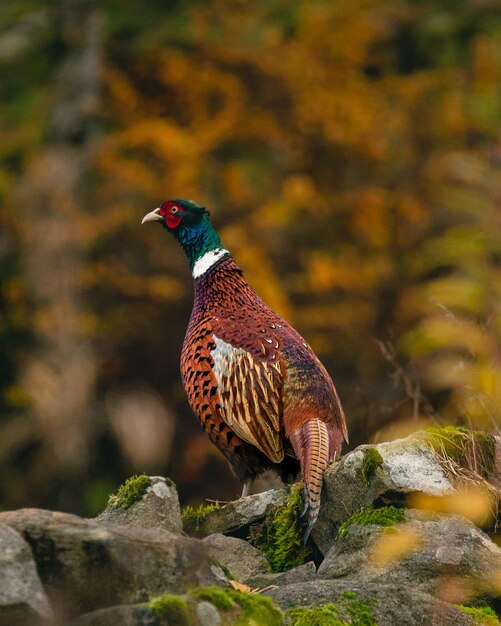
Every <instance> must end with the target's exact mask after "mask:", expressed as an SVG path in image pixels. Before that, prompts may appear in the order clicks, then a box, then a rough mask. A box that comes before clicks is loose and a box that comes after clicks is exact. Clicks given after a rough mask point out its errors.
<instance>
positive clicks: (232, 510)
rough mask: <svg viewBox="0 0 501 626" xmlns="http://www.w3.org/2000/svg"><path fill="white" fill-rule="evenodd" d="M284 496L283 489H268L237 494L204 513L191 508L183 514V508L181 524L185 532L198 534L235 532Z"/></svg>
mask: <svg viewBox="0 0 501 626" xmlns="http://www.w3.org/2000/svg"><path fill="white" fill-rule="evenodd" d="M286 497H287V491H286V490H285V489H271V490H270V491H265V492H263V493H256V494H255V495H252V496H247V497H246V498H239V499H238V500H235V501H234V502H229V503H228V504H225V505H224V506H221V507H217V508H213V509H212V510H209V511H208V512H207V513H202V514H200V513H199V512H197V511H194V510H191V513H190V514H186V511H185V513H184V514H183V528H184V531H185V532H186V533H187V534H188V535H190V536H192V537H200V538H202V537H207V536H208V535H213V534H215V533H230V532H234V531H236V530H237V529H239V528H242V527H243V526H248V525H249V524H251V523H252V522H256V521H258V520H260V519H262V518H263V517H264V516H265V515H266V513H268V511H269V510H270V509H271V508H272V507H274V506H278V505H281V504H283V503H284V502H285V499H286Z"/></svg>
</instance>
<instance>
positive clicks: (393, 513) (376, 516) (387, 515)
mask: <svg viewBox="0 0 501 626" xmlns="http://www.w3.org/2000/svg"><path fill="white" fill-rule="evenodd" d="M405 519H406V515H405V510H404V509H399V508H397V507H394V506H383V507H381V508H378V509H375V508H373V507H371V506H369V507H367V508H365V509H362V510H361V511H357V512H356V513H354V514H353V515H352V516H351V517H349V518H348V519H347V520H346V521H345V522H343V523H342V524H341V526H340V527H339V529H338V534H337V536H338V538H339V539H342V538H343V537H345V536H346V535H347V534H348V530H349V528H350V526H352V525H357V526H386V527H387V526H394V525H395V524H400V523H401V522H405Z"/></svg>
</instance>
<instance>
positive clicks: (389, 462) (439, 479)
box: [311, 434, 454, 554]
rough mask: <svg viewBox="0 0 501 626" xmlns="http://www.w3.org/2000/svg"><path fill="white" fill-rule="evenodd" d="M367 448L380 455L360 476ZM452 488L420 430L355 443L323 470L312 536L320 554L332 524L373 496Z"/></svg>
mask: <svg viewBox="0 0 501 626" xmlns="http://www.w3.org/2000/svg"><path fill="white" fill-rule="evenodd" d="M372 450H376V451H377V452H379V454H380V455H381V461H382V463H381V465H380V466H375V467H374V469H373V472H372V473H371V475H369V476H366V477H365V479H364V476H363V469H364V460H365V459H366V458H367V455H368V454H370V453H371V451H372ZM453 491H454V487H453V485H452V484H451V482H450V480H449V479H448V478H447V476H446V474H445V472H444V470H443V468H442V466H441V465H440V462H439V459H438V457H437V455H436V454H435V453H434V451H433V450H432V448H431V447H430V445H429V444H428V443H427V442H426V440H425V438H424V436H423V435H422V434H417V435H413V436H411V437H407V438H406V439H397V440H396V441H391V442H388V443H381V444H378V445H374V446H359V447H358V448H356V450H354V451H353V452H350V453H348V454H347V455H346V456H344V457H343V458H342V459H341V461H339V463H335V464H333V465H332V466H331V467H330V468H328V469H327V471H326V472H325V475H324V487H323V491H322V507H321V509H320V514H319V517H318V521H317V523H316V524H315V526H314V527H313V530H312V534H311V536H312V538H313V540H314V542H315V543H316V544H317V546H318V547H319V549H320V551H321V552H322V553H323V554H326V553H327V551H328V549H329V548H330V546H331V545H332V544H333V543H334V541H335V539H336V534H337V528H338V526H339V524H340V523H341V522H343V521H344V520H346V519H347V518H348V517H350V515H352V513H354V512H355V511H358V510H360V509H362V508H365V507H367V506H370V505H372V504H373V503H374V502H376V501H383V502H395V501H403V500H405V497H406V496H408V495H409V494H412V493H425V494H430V495H434V496H438V495H445V494H447V493H451V492H453Z"/></svg>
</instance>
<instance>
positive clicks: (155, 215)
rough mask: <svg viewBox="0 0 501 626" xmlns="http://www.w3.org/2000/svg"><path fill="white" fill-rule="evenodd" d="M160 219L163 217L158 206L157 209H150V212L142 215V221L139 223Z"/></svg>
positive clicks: (158, 220)
mask: <svg viewBox="0 0 501 626" xmlns="http://www.w3.org/2000/svg"><path fill="white" fill-rule="evenodd" d="M162 220H163V217H162V216H161V215H160V207H159V208H158V209H155V210H154V211H151V213H146V215H145V216H144V217H143V221H142V222H141V224H144V223H145V222H161V221H162Z"/></svg>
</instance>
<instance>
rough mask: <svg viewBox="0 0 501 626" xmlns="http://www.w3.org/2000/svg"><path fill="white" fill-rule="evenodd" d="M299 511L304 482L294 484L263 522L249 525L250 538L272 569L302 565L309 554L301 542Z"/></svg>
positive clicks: (285, 568)
mask: <svg viewBox="0 0 501 626" xmlns="http://www.w3.org/2000/svg"><path fill="white" fill-rule="evenodd" d="M302 510H303V483H297V484H296V485H293V486H292V488H291V489H290V491H289V494H288V496H287V498H286V501H285V504H284V505H283V506H279V507H276V508H274V509H272V510H271V511H270V512H269V513H268V515H267V516H266V518H265V519H264V521H263V522H262V523H259V524H254V525H252V526H251V528H250V534H249V541H250V542H251V543H252V545H254V546H255V547H256V548H258V550H260V551H261V552H263V554H264V555H265V556H266V558H267V559H268V562H269V563H270V565H271V568H272V570H273V571H274V572H285V571H287V570H289V569H291V568H293V567H297V566H298V565H303V564H304V563H305V561H306V559H307V558H308V556H309V554H310V550H309V548H307V547H306V546H305V545H304V544H303V532H302V527H301V513H302Z"/></svg>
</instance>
